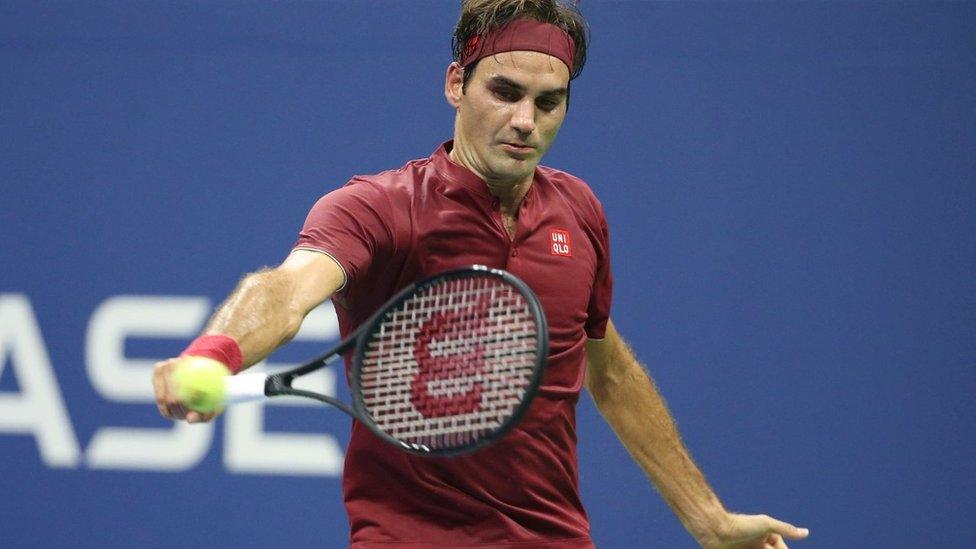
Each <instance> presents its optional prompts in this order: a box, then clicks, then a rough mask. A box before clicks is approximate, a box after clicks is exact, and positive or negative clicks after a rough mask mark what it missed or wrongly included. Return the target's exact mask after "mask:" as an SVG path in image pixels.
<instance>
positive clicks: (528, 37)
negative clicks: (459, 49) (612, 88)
mask: <svg viewBox="0 0 976 549" xmlns="http://www.w3.org/2000/svg"><path fill="white" fill-rule="evenodd" d="M523 50H524V51H537V52H541V53H545V54H548V55H551V56H553V57H555V58H557V59H559V60H560V61H562V62H563V63H565V64H566V66H567V67H568V68H569V73H570V74H572V73H573V61H574V54H575V53H576V45H575V44H574V43H573V39H572V38H571V37H570V36H569V34H567V33H566V31H564V30H563V29H561V28H559V27H557V26H556V25H553V24H552V23H543V22H542V21H536V20H535V19H516V20H515V21H512V22H511V23H509V24H507V25H505V26H504V27H501V28H497V29H492V30H490V31H488V34H486V35H485V36H479V35H477V34H476V35H474V36H472V37H471V38H469V39H468V43H467V44H466V45H465V46H464V52H463V53H462V54H461V59H460V60H459V61H460V63H461V66H462V67H467V66H468V65H470V64H472V63H474V62H475V61H478V60H479V59H481V58H483V57H488V56H489V55H494V54H496V53H502V52H506V51H523Z"/></svg>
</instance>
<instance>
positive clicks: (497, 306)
mask: <svg viewBox="0 0 976 549" xmlns="http://www.w3.org/2000/svg"><path fill="white" fill-rule="evenodd" d="M548 352H549V330H548V326H547V324H546V318H545V314H544V313H543V311H542V306H541V304H540V303H539V300H538V298H537V297H536V296H535V294H534V293H533V292H532V290H531V289H530V288H529V286H528V285H527V284H525V282H523V281H522V280H520V279H519V278H517V277H516V276H514V275H512V274H511V273H509V272H507V271H503V270H500V269H492V268H489V267H485V266H481V265H474V266H471V267H467V268H462V269H456V270H452V271H448V272H445V273H441V274H438V275H435V276H433V277H430V278H427V279H425V280H422V281H420V282H417V283H415V284H412V285H410V286H408V287H407V288H404V289H403V290H402V291H401V292H400V293H398V294H397V295H396V296H395V297H394V298H393V299H391V300H390V301H389V302H387V304H386V305H385V306H384V308H383V309H382V310H381V311H378V312H377V313H376V314H375V315H374V316H373V317H372V318H371V319H370V320H369V321H368V323H367V327H366V329H365V330H364V331H363V332H362V335H360V337H359V339H358V341H357V345H356V350H355V353H354V355H353V365H352V369H351V371H350V387H351V388H352V399H353V407H354V409H355V411H356V415H357V416H358V418H359V420H360V421H362V422H363V424H365V425H366V426H367V427H368V428H369V429H370V430H371V431H372V432H373V433H375V434H376V435H377V436H378V437H380V438H381V439H383V440H385V441H387V442H389V443H390V444H393V445H394V446H396V447H397V448H400V449H402V450H404V451H407V452H410V453H413V454H417V455H423V456H458V455H462V454H466V453H470V452H473V451H475V450H477V449H479V448H482V447H484V446H487V445H489V444H491V443H493V442H495V441H497V440H499V439H501V438H502V437H504V436H505V434H506V433H507V432H508V431H509V430H510V429H511V428H512V427H513V426H515V424H517V423H518V421H519V420H520V419H521V417H522V415H523V414H524V413H525V412H526V410H528V408H529V406H530V404H531V402H532V399H533V397H534V396H535V394H536V392H537V391H538V388H539V384H540V382H541V380H542V374H543V370H544V368H545V364H546V360H547V357H548Z"/></svg>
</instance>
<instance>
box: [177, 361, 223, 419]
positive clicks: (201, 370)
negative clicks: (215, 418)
mask: <svg viewBox="0 0 976 549" xmlns="http://www.w3.org/2000/svg"><path fill="white" fill-rule="evenodd" d="M173 375H174V378H175V381H176V397H177V398H178V399H179V400H180V402H182V403H183V404H185V405H186V406H188V407H189V408H190V409H191V410H195V411H197V412H200V413H204V414H206V413H209V412H214V411H216V410H217V409H219V408H220V407H221V406H222V405H223V403H224V395H225V393H226V389H225V387H224V380H225V378H226V377H227V376H229V375H230V370H228V369H227V366H224V365H223V363H221V362H218V361H216V360H213V359H210V358H206V357H202V356H187V357H183V359H182V360H181V361H180V364H179V365H178V366H177V367H176V372H175V373H174V374H173Z"/></svg>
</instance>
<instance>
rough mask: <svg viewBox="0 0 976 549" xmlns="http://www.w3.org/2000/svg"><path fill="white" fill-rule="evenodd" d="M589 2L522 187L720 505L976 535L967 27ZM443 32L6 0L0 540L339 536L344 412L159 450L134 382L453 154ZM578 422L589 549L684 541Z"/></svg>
mask: <svg viewBox="0 0 976 549" xmlns="http://www.w3.org/2000/svg"><path fill="white" fill-rule="evenodd" d="M583 4H584V6H583V8H584V13H585V14H586V15H587V16H588V18H589V21H590V24H591V27H592V34H593V44H592V48H591V51H590V57H589V63H588V65H587V67H586V70H585V71H584V72H583V75H582V76H581V78H580V79H579V80H577V81H575V82H574V84H573V100H572V107H571V109H570V113H569V116H568V118H567V121H566V124H565V126H564V128H563V130H562V133H561V135H560V136H559V138H558V139H557V141H556V144H555V145H554V147H553V149H552V151H551V153H550V154H549V156H548V157H547V159H546V162H545V163H546V164H549V165H552V166H555V167H558V168H562V169H565V170H567V171H570V172H573V173H576V174H577V175H580V176H582V177H584V178H585V179H587V180H588V181H589V182H590V184H591V185H592V186H593V188H594V189H595V191H596V193H597V195H598V196H599V197H600V198H601V199H602V200H603V202H604V205H605V206H606V210H607V212H608V216H609V218H610V228H611V234H612V242H613V253H614V257H615V263H614V267H615V274H616V281H617V284H616V290H615V300H614V308H613V316H614V318H615V320H616V322H617V324H618V326H619V328H620V329H621V331H622V332H623V333H624V334H625V335H626V336H627V337H628V339H629V340H630V341H631V342H632V343H633V346H634V347H635V349H636V350H637V352H638V354H639V355H640V356H641V357H642V359H643V360H644V361H645V362H646V363H647V364H648V367H649V369H650V370H651V372H652V374H653V376H654V377H655V379H656V380H657V382H658V383H659V385H660V387H661V389H662V391H663V392H664V393H665V395H666V396H667V397H668V400H669V403H670V405H671V407H672V409H673V412H674V413H675V415H676V417H677V418H678V421H679V424H680V428H681V430H682V432H683V434H684V437H685V439H686V442H687V444H688V445H689V446H690V448H691V449H692V451H693V453H694V455H695V456H696V458H697V459H698V461H699V462H700V464H701V466H702V468H703V469H704V470H705V472H706V474H707V476H708V478H709V479H710V481H711V483H712V484H713V485H714V487H715V488H716V490H717V491H718V493H719V494H720V495H721V497H722V498H723V500H724V501H725V502H726V504H727V505H728V506H729V507H730V508H733V509H736V510H741V511H748V512H766V513H769V514H773V515H775V516H780V517H781V518H784V519H787V520H792V521H795V522H797V523H799V524H802V525H805V526H809V527H810V528H811V529H812V537H811V538H810V540H809V541H807V542H805V543H802V544H800V543H797V544H796V545H797V546H803V547H831V548H833V547H863V546H870V547H906V548H909V547H923V546H927V547H935V546H941V545H950V544H951V545H958V543H959V541H960V540H963V543H965V541H964V540H967V539H972V538H974V537H976V526H974V524H976V523H974V522H973V521H972V520H971V517H970V514H971V512H972V510H973V509H974V508H976V497H974V495H973V494H974V492H976V471H974V469H976V468H974V466H973V461H974V458H973V456H974V443H973V440H974V438H976V427H974V421H973V418H974V416H976V404H974V403H973V399H972V395H973V393H974V390H976V282H974V276H973V272H974V268H976V176H974V173H976V92H974V90H976V5H974V4H972V3H935V2H919V3H911V2H898V3H893V2H892V3H860V2H858V3H788V4H785V3H784V4H779V3H742V4H736V3H710V2H704V3H688V4H686V3H677V2H676V3H649V2H648V3H643V2H629V3H623V2H619V3H618V2H584V3H583ZM456 15H457V7H456V4H455V3H454V2H433V1H424V2H409V3H408V2H401V3H394V2H341V3H340V2H335V3H325V2H313V3H309V2H303V3H289V2H285V3H273V4H271V3H263V2H166V3H159V2H111V3H84V4H82V3H68V2H58V3H36V2H18V1H13V2H9V1H8V2H4V3H3V4H2V5H0V127H2V135H3V138H2V139H0V266H2V267H0V293H2V295H3V297H2V301H0V364H2V366H0V468H2V471H3V472H2V474H0V545H2V546H4V547H19V546H25V547H26V546H30V547H34V546H38V544H40V545H42V546H53V545H61V546H63V545H69V544H70V545H81V546H86V547H99V546H104V545H105V544H107V543H112V544H118V545H123V546H135V545H137V544H138V545H142V546H151V547H164V546H166V547H169V546H173V545H174V544H183V545H188V546H201V545H202V544H203V542H201V540H203V539H215V540H217V541H218V543H217V544H218V545H220V546H228V547H230V546H235V545H239V544H243V545H245V546H255V545H258V544H262V543H267V544H273V545H274V546H283V545H284V544H285V543H286V542H288V543H294V544H297V545H298V546H309V545H312V544H319V545H320V546H325V547H332V546H340V545H341V544H343V543H344V542H345V540H346V535H347V534H346V531H347V526H346V519H345V515H344V512H343V510H342V507H341V497H340V490H339V480H338V478H337V476H336V474H337V473H336V471H335V470H334V468H333V469H331V470H330V469H329V467H331V466H333V465H334V464H335V463H336V455H335V454H334V452H333V451H334V450H335V448H333V447H332V446H330V444H335V443H339V444H342V443H344V441H345V437H346V431H347V429H348V421H347V420H346V419H345V418H344V416H342V415H341V414H339V413H338V412H335V411H334V410H326V409H321V408H318V409H314V408H297V407H274V408H272V407H268V408H267V410H266V411H265V412H264V414H263V415H262V412H261V410H260V409H259V408H252V409H250V410H248V411H247V412H246V413H245V412H241V413H240V414H238V416H237V417H235V418H234V419H233V420H231V418H225V420H221V422H218V424H217V425H216V426H215V427H200V426H196V427H193V428H192V429H196V430H195V431H187V430H186V429H183V430H181V431H172V430H171V427H170V424H169V423H167V422H166V421H165V420H163V419H161V418H160V417H158V415H157V413H156V410H155V406H154V405H152V404H151V403H150V401H151V397H150V396H149V392H148V383H149V380H148V371H149V370H148V367H147V366H146V365H147V364H149V363H150V362H147V361H151V359H152V358H154V357H164V356H168V355H171V354H173V353H175V352H178V351H179V350H180V349H181V348H182V345H183V344H185V342H186V340H187V339H188V338H189V337H190V334H192V333H193V332H194V331H195V330H197V329H198V328H199V324H200V322H202V316H201V315H205V314H206V313H207V312H208V311H209V309H210V307H212V306H214V305H215V304H216V303H217V302H219V300H220V299H222V297H223V296H225V295H226V294H227V292H228V291H229V290H230V289H231V288H232V287H233V285H234V283H235V281H236V280H237V278H238V277H239V276H240V275H241V274H243V273H245V272H248V271H251V270H254V269H256V268H258V267H260V266H262V265H268V264H275V263H276V262H278V261H280V260H281V258H283V257H284V255H285V254H286V253H287V251H288V250H289V247H290V245H291V243H292V242H293V240H294V238H295V236H296V232H297V230H298V228H299V227H300V225H301V222H302V220H303V219H304V215H305V213H306V211H307V209H308V208H309V207H310V206H311V204H312V203H313V202H314V200H315V199H316V198H317V197H318V196H319V195H321V194H323V193H324V192H326V191H328V190H330V189H332V188H335V187H336V186H338V185H340V184H342V183H343V182H345V181H346V180H347V179H348V178H349V177H350V175H352V174H355V173H370V172H374V171H379V170H381V169H385V168H389V167H395V166H399V165H401V164H402V163H403V162H404V161H405V160H407V159H411V158H417V157H422V156H426V155H427V154H428V153H430V152H431V151H432V150H433V149H434V148H435V147H436V146H437V144H438V143H439V142H440V141H442V140H443V139H445V138H447V137H448V136H449V134H450V131H451V128H452V125H451V124H452V112H451V111H450V109H449V108H448V107H447V105H446V103H445V102H444V99H443V96H442V91H441V90H442V82H443V73H444V70H445V68H446V66H447V64H448V63H449V61H450V53H449V47H450V31H451V29H452V27H453V23H454V20H455V18H456ZM326 313H327V311H326ZM315 328H316V329H314V330H313V329H312V328H309V331H308V332H306V334H305V335H306V339H305V341H300V342H297V343H295V344H293V345H292V346H290V347H289V348H287V349H285V350H283V351H281V352H279V353H278V354H277V355H275V357H273V359H274V361H275V362H279V363H282V362H288V361H297V360H300V359H301V358H302V357H305V356H308V355H309V354H312V353H315V351H316V350H318V349H320V348H321V347H323V346H324V345H326V344H327V343H324V342H323V340H328V339H330V338H333V337H334V326H333V325H331V324H330V323H329V318H328V315H327V314H323V317H322V319H320V323H319V324H318V325H317V327H315ZM139 359H142V360H143V362H139ZM46 372H50V374H51V375H50V376H45V375H44V374H45V373H46ZM143 380H144V383H145V386H143V385H142V383H143ZM320 381H321V383H328V382H329V381H330V380H328V379H323V380H320ZM332 381H334V379H333V380H332ZM339 385H341V383H340V384H339ZM143 387H144V388H143ZM339 392H340V394H344V389H343V388H341V387H340V388H339ZM61 402H63V406H62V405H61V404H60V403H61ZM18 414H20V415H18ZM22 416H23V417H22ZM231 421H233V422H234V424H235V427H234V428H233V429H232V428H231V427H230V422H231ZM262 426H263V427H262ZM119 428H123V429H128V431H122V432H119V431H116V430H117V429H119ZM579 430H580V438H581V443H580V448H581V458H580V459H581V462H582V486H583V492H584V500H585V502H586V503H587V506H588V510H589V512H590V515H591V519H592V525H593V535H594V538H595V539H596V540H597V542H598V543H599V544H600V545H601V546H604V547H638V546H654V547H689V546H692V542H691V540H690V538H688V537H687V535H686V534H685V533H684V532H683V530H682V528H681V526H680V524H679V523H678V522H677V521H676V519H675V518H674V517H673V516H672V515H671V514H670V512H669V511H668V510H667V508H666V506H665V505H664V504H663V503H662V501H661V500H660V499H659V498H658V497H657V496H656V494H655V493H654V490H653V488H652V487H651V486H650V485H649V484H648V483H647V482H646V481H645V480H644V478H643V476H642V475H641V473H640V472H639V471H638V470H637V468H636V467H635V466H634V465H633V464H632V463H631V462H630V461H629V458H628V457H627V455H626V453H625V452H624V451H623V450H622V449H621V448H620V446H619V444H618V443H617V442H616V441H615V439H614V437H613V435H612V433H611V432H610V430H609V429H608V428H607V426H606V425H605V424H604V423H603V422H602V420H600V419H599V417H598V415H597V413H596V412H595V411H594V409H593V406H592V404H591V403H590V402H589V400H588V399H586V398H584V400H583V403H582V404H581V414H580V421H579ZM40 432H43V433H45V435H44V436H45V437H48V439H49V440H48V442H46V443H45V444H47V446H46V450H43V451H42V449H41V446H42V445H39V444H38V440H40V438H43V437H40V436H38V435H37V434H38V433H40ZM28 433H33V434H28ZM261 433H274V434H275V436H278V437H279V438H271V439H268V438H264V439H260V440H259V438H260V436H259V435H261ZM288 433H291V434H292V435H293V436H299V437H303V438H302V439H300V440H299V441H298V444H300V445H302V447H303V448H306V449H305V450H303V451H302V452H305V454H302V452H289V451H287V447H285V446H284V445H286V444H288V443H289V442H288V440H284V441H283V440H282V439H281V438H280V437H282V436H286V435H287V434H288ZM262 436H265V437H267V436H268V435H262ZM100 437H101V438H103V440H102V441H101V442H99V441H98V440H97V439H99V438H100ZM167 437H169V438H167ZM112 441H114V443H121V446H118V445H113V442H112ZM255 441H256V442H255ZM153 444H160V446H159V448H156V447H154V446H153ZM313 446H314V448H313ZM96 447H97V448H96ZM282 448H285V449H284V450H282ZM313 450H314V451H313ZM276 452H277V453H276ZM330 452H333V453H331V454H330ZM167 456H168V457H167ZM303 456H304V457H303ZM302 459H305V460H306V461H302ZM307 460H311V463H309V462H307ZM167 463H168V465H167ZM167 469H168V470H167ZM262 471H264V472H262ZM282 471H290V473H291V474H284V473H283V472H282ZM303 471H304V474H296V473H301V472H303ZM177 525H179V527H178V528H177ZM280 528H285V529H286V530H285V532H284V533H280V532H279V531H278V530H279V529H280ZM207 544H208V545H209V544H210V542H207Z"/></svg>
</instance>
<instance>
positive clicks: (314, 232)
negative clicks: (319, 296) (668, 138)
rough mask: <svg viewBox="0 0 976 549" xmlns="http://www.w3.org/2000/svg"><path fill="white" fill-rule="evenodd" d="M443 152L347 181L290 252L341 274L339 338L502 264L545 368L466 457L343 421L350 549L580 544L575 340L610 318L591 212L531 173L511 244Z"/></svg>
mask: <svg viewBox="0 0 976 549" xmlns="http://www.w3.org/2000/svg"><path fill="white" fill-rule="evenodd" d="M452 146H453V143H452V142H450V141H449V142H447V143H444V144H443V145H441V146H440V147H439V148H438V149H437V150H436V151H435V152H434V153H433V154H432V155H431V156H430V157H428V158H424V159H420V160H414V161H411V162H408V163H407V164H406V165H404V166H403V167H401V168H399V169H397V170H391V171H386V172H382V173H379V174H375V175H368V176H355V177H353V178H352V180H350V181H349V182H348V183H347V184H346V185H345V186H343V187H341V188H339V189H337V190H335V191H332V192H330V193H328V194H326V195H325V196H323V197H322V198H321V199H319V200H318V202H316V204H315V205H314V206H313V207H312V209H311V211H310V212H309V215H308V217H307V219H306V221H305V225H304V227H303V228H302V231H301V233H300V236H299V239H298V241H297V243H296V244H295V248H296V249H310V250H315V251H319V252H322V253H326V254H328V255H330V256H331V257H332V258H334V259H335V260H336V262H337V263H338V264H339V265H340V266H341V267H342V269H343V270H344V271H345V275H346V281H345V284H344V285H343V287H342V288H340V290H339V291H337V292H336V294H335V295H334V296H333V302H334V303H335V305H336V315H337V317H338V320H339V328H340V333H341V335H342V337H345V336H346V335H347V334H349V333H351V332H352V331H353V330H355V328H356V327H358V326H359V325H360V324H361V323H362V322H364V321H365V320H367V319H368V318H369V317H370V316H371V315H372V314H373V313H374V312H375V311H376V310H377V309H378V308H379V307H380V306H381V305H382V304H383V303H384V302H385V301H386V300H387V299H389V298H390V297H391V296H392V295H393V294H395V293H396V292H397V291H398V290H400V289H402V288H403V287H405V286H407V285H408V284H410V283H412V282H415V281H417V280H420V279H422V278H425V277H428V276H432V275H434V274H437V273H440V272H443V271H447V270H450V269H455V268H459V267H464V266H469V265H472V264H481V265H487V266H489V267H495V268H500V269H505V270H507V271H509V272H511V273H512V274H514V275H515V276H517V277H519V278H521V279H522V280H524V281H525V282H526V283H527V284H528V285H529V286H530V287H531V288H532V289H533V291H535V293H536V294H537V295H538V297H539V300H540V302H541V304H542V308H543V311H544V313H545V315H546V319H547V321H548V325H549V356H548V361H547V364H546V369H545V372H544V374H543V379H542V383H541V386H540V389H539V392H538V394H537V396H536V398H535V400H534V401H533V402H532V404H531V405H530V407H529V410H528V412H527V413H526V414H525V415H524V416H523V418H522V420H521V421H520V422H519V424H518V425H516V426H515V427H514V428H513V429H512V430H511V431H510V432H509V433H508V434H507V435H506V436H505V437H504V438H503V439H502V440H501V441H499V442H497V443H495V444H494V445H491V446H489V447H487V448H485V449H482V450H479V451H477V452H475V453H473V454H469V455H466V456H462V457H458V458H430V457H423V456H415V455H411V454H408V453H406V452H403V451H401V450H399V449H397V448H395V447H394V446H392V445H390V444H388V443H386V442H384V441H382V440H380V439H379V438H377V437H376V436H375V435H373V434H372V433H371V432H370V431H369V429H368V428H366V427H365V426H364V425H362V424H361V423H359V422H358V421H355V420H353V424H352V435H351V438H350V442H349V447H348V449H347V452H346V461H345V469H344V473H343V497H344V501H345V505H346V509H347V512H348V514H349V521H350V536H351V544H352V546H353V547H355V548H358V549H368V548H370V547H390V546H396V547H432V546H448V547H451V546H454V547H461V546H472V545H474V546H492V547H523V548H524V547H527V546H531V547H567V548H569V547H591V546H592V541H591V540H590V537H589V523H588V521H587V518H586V513H585V511H584V509H583V505H582V503H581V501H580V497H579V485H578V472H577V458H576V416H575V406H576V402H577V400H578V398H579V392H580V389H581V387H582V384H583V375H584V368H585V361H586V353H585V345H586V341H587V339H588V338H594V339H601V338H603V336H604V332H605V329H606V324H607V320H608V318H609V309H610V298H611V289H612V276H611V271H610V260H609V238H608V233H607V223H606V219H605V217H604V213H603V208H602V206H601V205H600V202H599V201H598V200H597V199H596V197H595V196H594V195H593V193H592V191H591V190H590V188H589V187H588V186H587V185H586V183H584V182H583V181H582V180H581V179H579V178H576V177H574V176H572V175H570V174H567V173H565V172H561V171H558V170H554V169H551V168H547V167H543V166H539V167H537V168H536V170H535V174H534V176H533V181H532V184H531V186H530V188H529V190H528V192H527V194H526V195H525V198H524V199H523V200H522V202H521V204H520V206H519V211H518V225H517V229H516V232H515V236H514V237H509V235H508V233H507V232H506V231H505V229H504V227H503V224H502V219H501V214H500V211H499V202H498V199H496V198H495V197H493V196H492V195H491V194H490V193H489V191H488V187H487V186H486V184H485V182H484V181H483V180H482V179H480V178H479V177H478V176H477V175H476V174H474V173H473V172H471V171H469V170H468V169H467V168H464V167H462V166H460V165H458V164H456V163H454V162H453V161H452V160H451V159H450V157H449V153H450V150H451V147H452ZM348 360H349V359H348V358H347V367H348V365H349V363H348Z"/></svg>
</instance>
